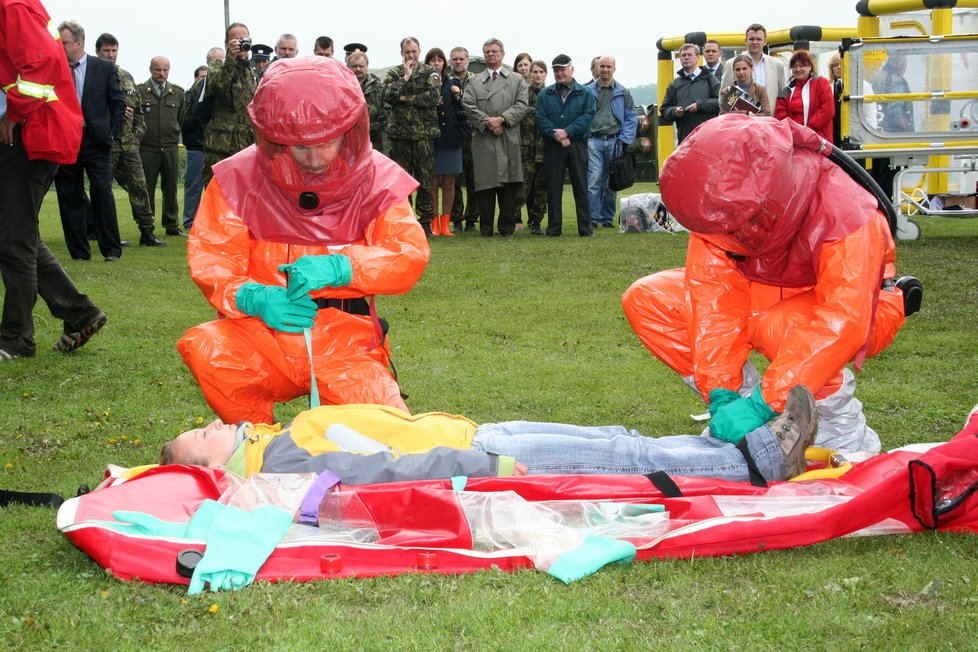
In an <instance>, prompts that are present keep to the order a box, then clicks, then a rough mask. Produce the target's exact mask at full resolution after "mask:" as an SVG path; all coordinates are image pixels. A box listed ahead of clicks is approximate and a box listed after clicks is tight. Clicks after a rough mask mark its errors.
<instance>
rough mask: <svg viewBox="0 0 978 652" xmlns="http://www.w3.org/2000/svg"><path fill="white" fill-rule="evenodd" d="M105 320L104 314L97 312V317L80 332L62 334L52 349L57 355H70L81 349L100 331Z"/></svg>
mask: <svg viewBox="0 0 978 652" xmlns="http://www.w3.org/2000/svg"><path fill="white" fill-rule="evenodd" d="M107 320H108V318H107V317H106V316H105V313H103V312H99V313H98V315H96V316H95V319H93V320H92V322H91V323H90V324H89V325H88V326H86V327H85V328H83V329H81V330H80V331H75V332H73V333H62V334H61V339H59V340H58V341H57V342H55V343H54V346H53V347H52V348H53V349H54V350H55V351H58V352H59V353H71V352H72V351H76V350H78V349H80V348H81V347H83V346H85V343H86V342H88V340H90V339H92V336H93V335H95V334H96V333H98V332H99V331H100V330H102V327H103V326H105V322H106V321H107Z"/></svg>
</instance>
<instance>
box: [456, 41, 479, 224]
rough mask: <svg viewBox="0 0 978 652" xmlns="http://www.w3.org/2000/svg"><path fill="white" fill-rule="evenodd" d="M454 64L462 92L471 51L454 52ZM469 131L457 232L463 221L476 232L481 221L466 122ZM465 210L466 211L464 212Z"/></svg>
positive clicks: (459, 187) (458, 191)
mask: <svg viewBox="0 0 978 652" xmlns="http://www.w3.org/2000/svg"><path fill="white" fill-rule="evenodd" d="M449 57H450V58H451V64H452V74H454V75H455V76H456V77H458V79H459V81H461V82H462V90H465V82H467V81H468V80H469V78H471V77H472V73H471V72H469V51H468V50H467V49H466V48H463V47H461V46H459V47H456V48H454V49H453V50H452V53H451V54H450V55H449ZM465 126H466V127H468V128H467V129H463V130H462V174H460V175H459V177H461V178H456V179H455V203H454V204H452V225H453V226H454V227H455V230H456V231H461V230H462V221H463V220H464V221H465V230H466V231H475V224H476V222H478V221H479V202H477V201H475V176H474V172H473V171H472V127H471V125H469V124H468V123H467V122H466V125H465ZM462 181H464V185H465V200H466V201H465V203H464V204H463V202H462V185H463V183H460V182H462ZM463 209H464V210H463Z"/></svg>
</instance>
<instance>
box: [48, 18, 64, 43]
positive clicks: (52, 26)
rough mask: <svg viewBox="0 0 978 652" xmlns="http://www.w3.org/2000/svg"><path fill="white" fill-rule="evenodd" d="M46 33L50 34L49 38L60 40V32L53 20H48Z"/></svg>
mask: <svg viewBox="0 0 978 652" xmlns="http://www.w3.org/2000/svg"><path fill="white" fill-rule="evenodd" d="M48 33H50V34H51V38H53V39H54V40H55V41H60V40H61V32H59V31H58V26H57V25H56V24H55V23H54V20H49V21H48Z"/></svg>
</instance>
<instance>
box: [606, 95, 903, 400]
mask: <svg viewBox="0 0 978 652" xmlns="http://www.w3.org/2000/svg"><path fill="white" fill-rule="evenodd" d="M828 151H829V148H828V147H827V146H826V144H825V142H824V141H823V140H822V139H821V138H820V137H818V136H817V135H816V134H814V132H812V131H810V130H807V129H805V128H804V127H800V126H799V125H797V124H795V123H793V122H791V121H780V122H779V121H777V120H774V119H772V118H751V117H748V116H742V115H733V114H730V115H726V116H721V117H719V118H716V119H714V120H711V121H709V122H707V123H705V124H704V125H702V126H701V127H700V128H699V129H698V130H697V131H696V132H695V133H694V134H692V135H691V136H690V137H689V138H688V139H687V140H685V141H683V144H682V146H681V147H680V148H679V149H678V150H677V151H676V153H675V154H673V155H672V156H671V157H670V158H669V159H667V161H666V163H665V165H664V167H663V172H662V176H661V188H662V197H663V200H664V203H665V205H666V206H667V207H668V209H669V211H670V212H671V213H672V214H673V215H674V216H675V217H676V219H677V220H678V221H679V222H680V223H681V224H682V225H683V226H685V227H686V228H688V229H689V230H690V232H691V233H690V236H689V247H688V251H687V256H686V267H685V268H684V269H673V270H667V271H664V272H660V273H657V274H653V275H651V276H647V277H645V278H642V279H639V280H638V281H636V282H635V283H634V284H633V285H632V286H631V287H630V288H629V289H628V290H627V291H626V292H625V295H624V298H623V303H624V310H625V314H626V316H627V317H628V320H629V322H630V323H631V325H632V328H633V329H634V330H635V332H636V334H637V335H638V336H639V339H641V341H642V343H643V344H644V345H645V346H646V348H648V349H649V351H651V352H652V354H653V355H654V356H656V357H657V358H659V359H660V360H662V361H663V362H665V363H666V364H667V365H669V366H670V367H671V368H672V369H674V370H675V371H676V372H677V373H679V374H681V375H682V376H684V377H688V378H691V379H692V380H693V381H694V382H695V386H696V388H697V389H698V390H699V392H700V393H701V394H702V395H703V397H704V398H706V397H708V396H709V394H710V392H711V391H712V390H714V389H727V390H731V391H735V392H736V391H738V389H739V388H740V387H741V383H742V381H743V373H742V371H743V367H744V364H745V363H746V362H747V360H748V356H749V355H750V353H751V352H752V351H758V352H759V353H761V354H762V355H764V356H765V357H766V358H767V359H768V360H769V361H770V364H769V366H768V367H767V370H766V371H765V372H764V374H763V376H762V379H761V385H760V387H761V392H762V395H763V397H764V399H765V400H766V402H767V404H768V405H769V406H770V407H771V408H772V409H773V410H775V411H777V412H780V411H782V410H783V409H784V402H785V399H786V398H787V395H788V392H789V390H790V389H791V388H792V387H793V386H795V385H805V386H807V387H808V388H809V389H811V390H812V392H814V394H815V396H816V398H819V399H820V398H824V397H827V396H829V395H831V394H833V393H834V392H836V391H837V390H838V389H839V388H840V386H841V385H842V382H843V368H844V367H845V365H846V364H847V363H849V362H850V361H855V363H856V367H857V369H858V368H859V366H860V365H861V363H862V360H863V359H864V358H865V357H871V356H873V355H876V354H877V353H879V352H880V351H882V350H883V349H884V348H886V347H887V346H888V345H889V344H890V343H891V342H892V341H893V338H894V337H895V335H896V332H897V331H898V330H899V328H900V327H901V326H902V325H903V323H904V314H903V297H902V294H901V292H900V290H899V289H898V288H896V287H892V286H891V284H890V283H889V282H888V281H889V280H890V279H892V278H893V277H894V275H895V268H894V265H895V248H894V243H893V239H892V237H891V235H890V231H889V227H888V224H887V222H886V218H885V217H884V215H883V214H882V213H881V212H879V210H878V206H877V203H876V200H875V199H874V198H873V196H872V195H871V194H870V193H869V192H868V191H866V190H865V189H863V188H862V187H861V186H859V185H858V184H857V183H856V182H855V181H854V180H853V179H852V178H850V177H849V176H848V174H847V173H846V172H845V171H844V170H843V169H841V168H840V167H839V166H838V165H836V164H835V163H833V162H831V161H829V160H828V159H827V158H826V156H827V155H828ZM884 281H887V283H884ZM883 286H885V287H883ZM881 288H882V289H881Z"/></svg>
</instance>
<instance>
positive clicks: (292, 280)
mask: <svg viewBox="0 0 978 652" xmlns="http://www.w3.org/2000/svg"><path fill="white" fill-rule="evenodd" d="M278 269H279V271H280V272H285V273H286V274H288V276H289V299H290V300H292V301H295V300H296V299H297V298H298V297H300V296H302V295H305V294H309V293H310V292H315V291H316V290H321V289H323V288H338V287H342V286H344V285H349V284H350V281H352V280H353V265H352V264H351V263H350V259H349V258H348V257H347V256H344V255H342V254H328V255H324V256H303V257H301V258H299V259H298V260H296V261H295V262H294V263H291V264H289V265H279V267H278Z"/></svg>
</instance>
